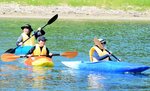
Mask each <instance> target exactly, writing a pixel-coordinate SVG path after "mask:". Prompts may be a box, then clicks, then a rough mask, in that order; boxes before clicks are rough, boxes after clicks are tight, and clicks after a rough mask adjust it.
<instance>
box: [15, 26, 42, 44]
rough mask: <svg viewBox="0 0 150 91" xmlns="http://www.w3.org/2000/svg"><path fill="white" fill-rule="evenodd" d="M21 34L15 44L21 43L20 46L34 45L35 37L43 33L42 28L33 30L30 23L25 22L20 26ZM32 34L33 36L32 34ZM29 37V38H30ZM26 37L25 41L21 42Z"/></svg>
mask: <svg viewBox="0 0 150 91" xmlns="http://www.w3.org/2000/svg"><path fill="white" fill-rule="evenodd" d="M21 29H22V34H21V35H20V36H19V38H18V39H17V42H16V45H17V46H19V45H22V46H34V45H35V39H37V38H38V37H39V36H42V35H44V34H45V32H44V30H41V28H38V32H34V33H32V32H33V29H32V27H31V25H30V24H25V25H23V26H22V27H21ZM32 34H34V36H32ZM30 37H31V38H30ZM28 38H30V39H28ZM26 39H28V40H27V41H26V42H24V43H23V41H25V40H26Z"/></svg>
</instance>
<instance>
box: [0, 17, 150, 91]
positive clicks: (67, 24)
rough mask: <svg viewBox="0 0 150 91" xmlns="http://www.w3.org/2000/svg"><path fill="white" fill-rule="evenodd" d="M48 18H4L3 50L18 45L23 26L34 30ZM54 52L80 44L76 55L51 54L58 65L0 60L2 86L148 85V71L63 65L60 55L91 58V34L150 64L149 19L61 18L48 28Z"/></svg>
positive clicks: (107, 89)
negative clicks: (104, 70)
mask: <svg viewBox="0 0 150 91" xmlns="http://www.w3.org/2000/svg"><path fill="white" fill-rule="evenodd" d="M46 21H47V19H0V26H1V28H0V32H1V33H0V43H1V46H0V55H2V54H3V52H4V51H6V50H7V49H9V48H15V41H16V40H17V37H18V36H19V35H20V33H21V29H20V26H22V25H23V24H25V23H30V24H31V25H32V26H33V29H34V30H36V29H37V28H38V27H39V26H42V24H43V25H44V24H45V23H46ZM45 31H46V35H45V36H46V37H47V39H48V41H47V47H48V48H49V49H50V50H51V52H52V53H62V52H65V51H73V50H77V51H78V52H79V55H78V56H77V57H75V58H73V59H68V58H65V57H53V61H54V63H55V67H53V68H37V67H27V66H25V65H24V64H23V60H24V59H17V60H15V61H13V62H2V61H0V91H26V90H29V91H30V90H31V91H43V90H45V91H121V90H127V91H135V90H138V91H139V90H142V91H143V90H145V91H148V90H150V71H149V70H148V71H145V72H144V73H142V74H108V73H101V72H87V71H79V70H73V69H70V68H67V67H65V66H64V65H63V64H62V63H61V61H78V60H82V61H89V57H88V51H89V49H90V47H92V45H93V38H94V37H97V38H100V37H101V38H105V39H106V40H107V48H108V49H109V50H110V51H112V52H113V53H114V54H115V55H117V57H119V58H121V59H122V60H123V61H126V62H130V63H135V64H136V63H138V64H145V65H148V66H150V57H149V55H150V21H92V20H87V21H86V20H84V21H73V20H57V21H56V22H54V23H53V24H52V25H50V26H47V27H46V28H45Z"/></svg>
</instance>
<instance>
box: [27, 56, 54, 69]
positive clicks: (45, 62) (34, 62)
mask: <svg viewBox="0 0 150 91" xmlns="http://www.w3.org/2000/svg"><path fill="white" fill-rule="evenodd" d="M25 64H26V65H27V66H43V67H53V66H54V63H53V61H52V59H51V58H48V57H45V56H39V57H30V58H28V59H26V60H25Z"/></svg>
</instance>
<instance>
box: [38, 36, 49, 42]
mask: <svg viewBox="0 0 150 91" xmlns="http://www.w3.org/2000/svg"><path fill="white" fill-rule="evenodd" d="M38 41H47V39H46V38H45V37H44V36H41V37H39V38H38Z"/></svg>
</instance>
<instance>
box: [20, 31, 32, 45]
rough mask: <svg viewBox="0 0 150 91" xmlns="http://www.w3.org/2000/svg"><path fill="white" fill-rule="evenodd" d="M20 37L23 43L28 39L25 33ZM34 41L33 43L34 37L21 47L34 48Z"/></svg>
mask: <svg viewBox="0 0 150 91" xmlns="http://www.w3.org/2000/svg"><path fill="white" fill-rule="evenodd" d="M21 35H22V37H23V41H25V40H26V39H28V38H29V36H28V35H27V34H25V33H22V34H21ZM34 41H35V37H34V36H32V37H31V38H30V39H28V40H27V41H26V42H24V44H23V46H34V45H35V43H34Z"/></svg>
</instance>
